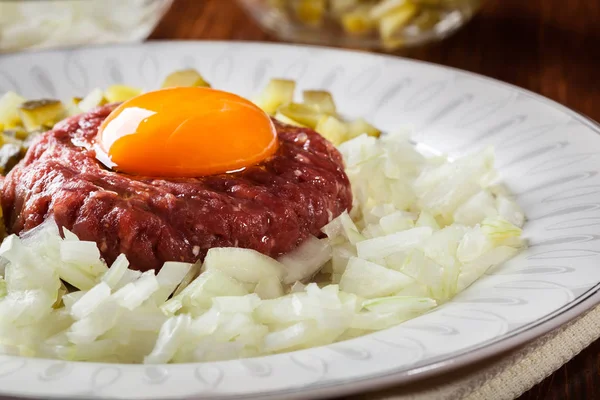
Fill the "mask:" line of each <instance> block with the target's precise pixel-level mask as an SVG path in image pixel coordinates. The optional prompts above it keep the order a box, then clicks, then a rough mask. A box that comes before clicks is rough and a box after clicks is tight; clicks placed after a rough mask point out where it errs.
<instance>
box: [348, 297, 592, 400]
mask: <svg viewBox="0 0 600 400" xmlns="http://www.w3.org/2000/svg"><path fill="white" fill-rule="evenodd" d="M599 337H600V306H597V307H596V308H594V309H592V310H591V311H588V312H587V313H586V314H584V315H582V316H580V317H578V318H576V319H575V320H573V321H571V322H569V323H567V324H565V325H564V326H562V327H560V328H558V329H556V330H554V331H552V332H550V333H548V334H546V335H544V336H542V337H540V338H538V339H536V340H534V341H532V342H530V343H529V344H526V345H524V346H522V347H520V348H517V349H516V350H513V351H510V352H507V353H505V354H503V355H500V356H498V357H496V358H493V359H491V360H487V361H485V362H481V363H479V364H476V365H473V366H470V367H466V368H464V369H461V370H459V371H456V372H454V373H451V374H446V375H443V376H440V377H437V378H429V379H425V380H423V381H422V382H418V383H416V384H413V385H407V386H403V387H401V388H393V389H388V390H385V391H381V392H375V393H369V394H364V395H361V396H355V397H353V399H355V400H358V399H362V400H383V399H386V400H387V399H390V400H490V399H494V400H512V399H516V398H517V397H519V396H520V395H521V394H523V393H524V392H526V391H527V390H529V389H531V388H532V387H533V386H535V385H537V384H538V383H540V382H541V381H542V380H544V378H546V377H547V376H549V375H551V374H552V373H553V372H554V371H556V370H557V369H559V368H560V367H561V366H562V365H564V364H565V363H566V362H567V361H569V360H570V359H572V358H573V357H575V356H576V355H577V354H578V353H579V352H581V351H582V350H583V349H585V348H586V347H587V346H589V345H590V344H591V343H592V342H594V341H595V340H596V339H598V338H599Z"/></svg>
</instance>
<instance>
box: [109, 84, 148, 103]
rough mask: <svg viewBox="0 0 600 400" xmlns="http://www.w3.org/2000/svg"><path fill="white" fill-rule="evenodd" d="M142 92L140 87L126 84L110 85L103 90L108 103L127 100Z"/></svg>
mask: <svg viewBox="0 0 600 400" xmlns="http://www.w3.org/2000/svg"><path fill="white" fill-rule="evenodd" d="M141 93H142V90H141V89H138V88H134V87H131V86H126V85H112V86H109V87H108V88H107V89H106V90H105V91H104V97H105V98H106V100H107V101H108V102H109V103H120V102H122V101H127V100H129V99H131V98H133V97H135V96H139V95H140V94H141Z"/></svg>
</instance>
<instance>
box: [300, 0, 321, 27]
mask: <svg viewBox="0 0 600 400" xmlns="http://www.w3.org/2000/svg"><path fill="white" fill-rule="evenodd" d="M292 7H293V8H294V12H295V13H296V18H298V20H299V21H300V22H302V23H303V24H305V25H312V26H318V25H321V23H322V22H323V19H324V18H325V13H326V11H327V4H326V1H325V0H296V1H294V2H293V3H292Z"/></svg>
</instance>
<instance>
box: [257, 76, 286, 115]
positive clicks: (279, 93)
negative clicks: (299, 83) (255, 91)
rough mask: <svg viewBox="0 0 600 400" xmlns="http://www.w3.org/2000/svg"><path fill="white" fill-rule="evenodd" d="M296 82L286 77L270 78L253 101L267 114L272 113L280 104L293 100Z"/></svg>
mask: <svg viewBox="0 0 600 400" xmlns="http://www.w3.org/2000/svg"><path fill="white" fill-rule="evenodd" d="M295 90H296V82H294V81H291V80H286V79H271V81H270V82H269V83H268V84H267V86H266V87H265V89H264V90H263V92H262V93H261V94H260V96H258V97H257V98H256V99H255V100H254V103H255V104H256V105H257V106H259V107H260V108H262V109H263V110H264V111H265V112H266V113H267V114H270V115H273V114H275V112H276V111H277V109H278V108H279V107H281V106H282V105H285V104H288V103H291V102H292V101H293V100H294V91H295Z"/></svg>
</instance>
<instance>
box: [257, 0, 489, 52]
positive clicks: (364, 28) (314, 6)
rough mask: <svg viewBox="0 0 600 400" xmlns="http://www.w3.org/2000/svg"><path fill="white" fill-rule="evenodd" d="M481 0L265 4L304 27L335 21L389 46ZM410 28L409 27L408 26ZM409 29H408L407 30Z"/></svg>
mask: <svg viewBox="0 0 600 400" xmlns="http://www.w3.org/2000/svg"><path fill="white" fill-rule="evenodd" d="M481 3H482V0H290V1H289V2H287V3H286V2H285V1H283V0H268V1H267V4H268V5H269V6H271V7H273V8H277V9H278V10H279V11H281V12H287V13H291V15H290V17H291V18H292V19H294V20H296V21H298V22H299V23H300V24H303V25H305V26H306V27H309V28H312V27H320V26H323V25H324V22H325V21H327V22H328V23H329V22H331V21H332V22H333V23H334V24H337V26H338V28H339V29H340V30H341V31H342V32H344V33H345V34H346V35H348V36H357V37H373V38H376V39H379V41H380V43H381V46H382V47H383V48H385V49H388V50H393V49H396V48H398V47H402V46H403V45H404V44H405V43H406V40H405V39H408V38H410V36H411V35H414V32H427V31H431V30H433V29H435V27H436V25H437V24H438V23H439V22H440V21H441V20H442V19H443V18H444V16H445V15H447V14H448V13H449V12H451V11H453V10H462V11H463V12H465V13H467V14H468V13H471V12H473V11H475V10H477V9H478V8H479V7H480V6H481ZM408 28H410V30H407V29H408ZM409 32H411V33H409Z"/></svg>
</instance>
